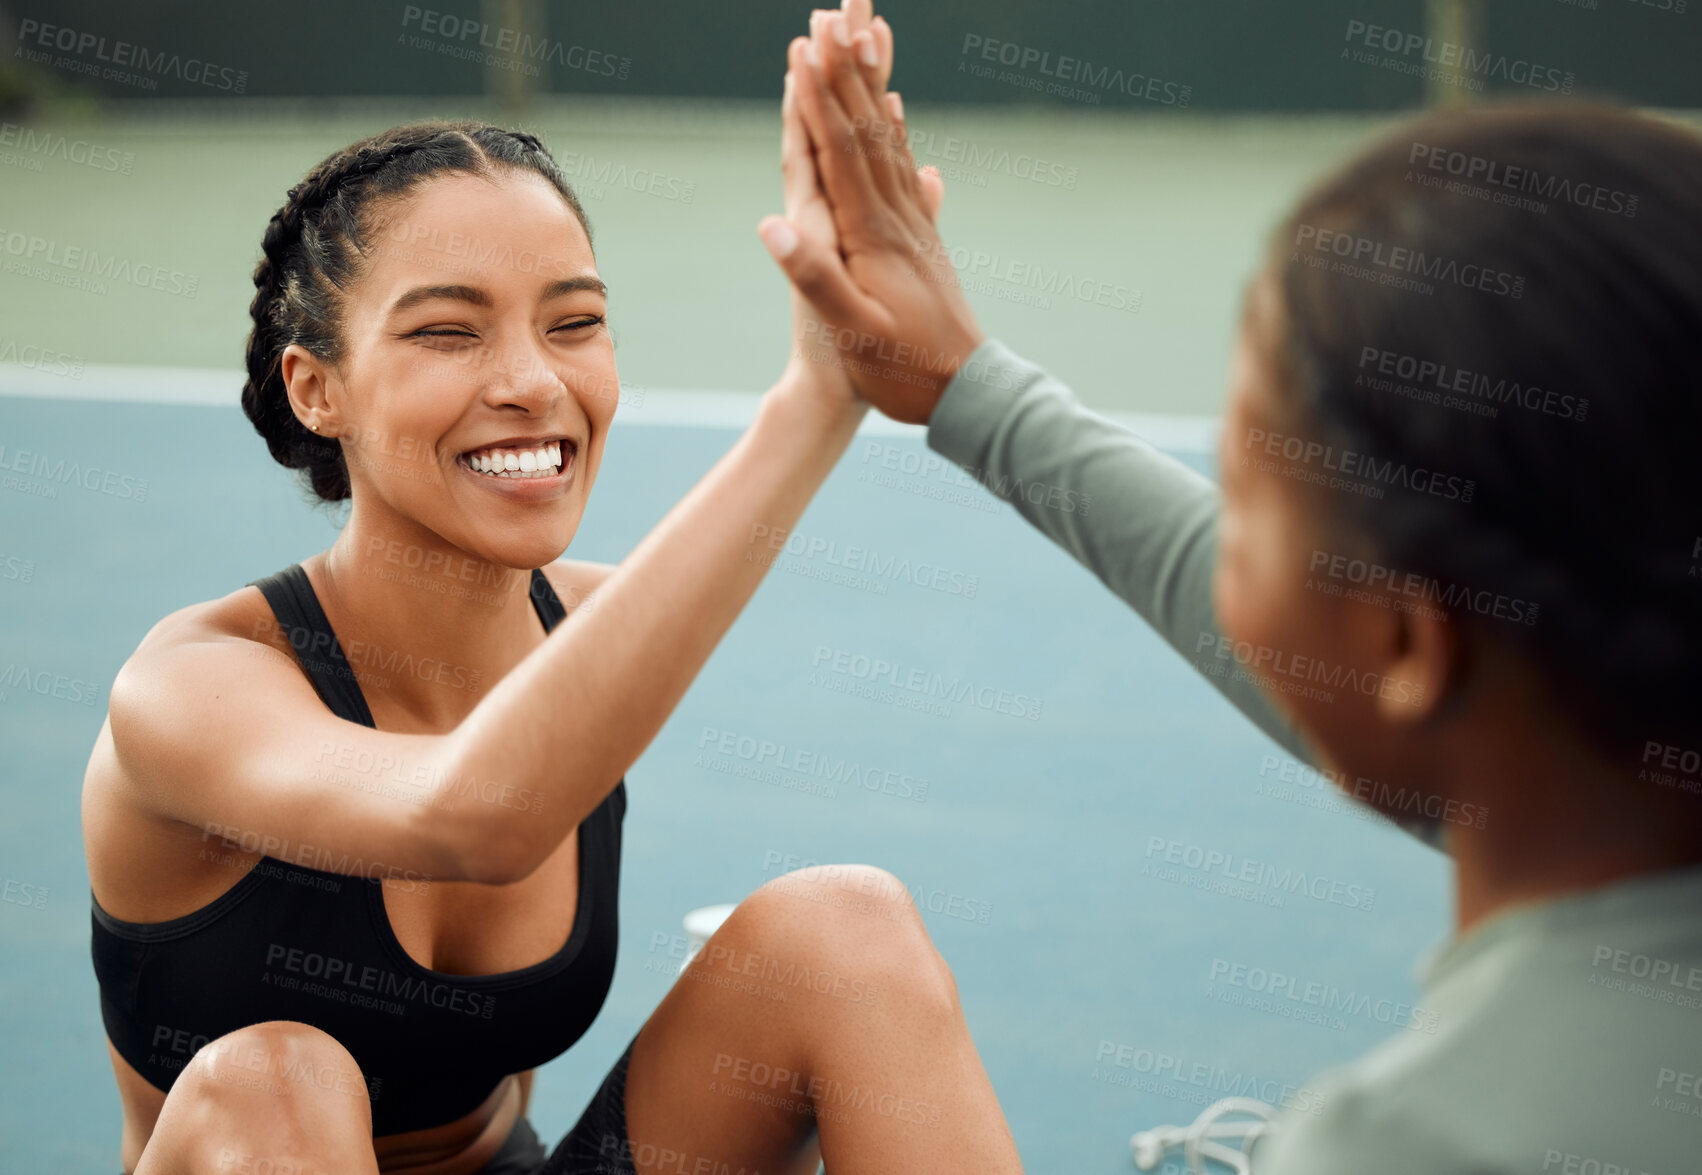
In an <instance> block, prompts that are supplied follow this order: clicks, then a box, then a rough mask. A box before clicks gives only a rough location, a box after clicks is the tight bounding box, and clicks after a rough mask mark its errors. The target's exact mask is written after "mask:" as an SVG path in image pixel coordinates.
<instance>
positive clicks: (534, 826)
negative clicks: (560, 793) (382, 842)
mask: <svg viewBox="0 0 1702 1175" xmlns="http://www.w3.org/2000/svg"><path fill="white" fill-rule="evenodd" d="M441 778H442V780H443V782H442V783H441V784H440V785H439V786H438V788H437V790H436V793H435V794H434V795H433V796H432V802H431V804H430V805H429V806H427V807H426V808H424V809H423V811H424V812H426V813H429V817H428V818H429V821H430V823H431V826H432V828H433V829H434V832H433V833H432V834H431V835H430V836H429V840H430V841H431V842H432V843H433V844H434V845H435V846H436V850H437V851H436V853H435V856H436V857H437V858H438V859H439V860H440V861H441V862H442V863H443V867H444V874H445V877H446V879H452V880H456V881H475V882H478V883H479V884H480V885H511V884H513V883H514V882H516V881H522V880H524V879H525V878H527V877H529V876H531V874H532V873H533V872H534V871H535V870H536V869H537V868H538V866H539V865H541V864H543V862H544V858H545V857H546V856H547V855H548V854H547V853H546V852H545V850H544V848H543V844H542V838H543V830H542V829H541V828H540V827H539V821H538V817H537V815H536V814H535V813H533V812H532V811H530V810H529V809H525V808H519V809H517V808H513V807H508V806H505V805H503V804H501V803H495V802H487V798H486V797H485V796H482V795H481V794H480V793H479V790H478V788H477V787H460V786H455V785H456V784H457V783H459V782H460V781H464V780H467V779H469V778H472V777H471V776H469V775H467V774H465V773H463V772H462V771H460V770H457V769H453V768H452V769H451V770H448V771H446V772H443V773H442V776H441Z"/></svg>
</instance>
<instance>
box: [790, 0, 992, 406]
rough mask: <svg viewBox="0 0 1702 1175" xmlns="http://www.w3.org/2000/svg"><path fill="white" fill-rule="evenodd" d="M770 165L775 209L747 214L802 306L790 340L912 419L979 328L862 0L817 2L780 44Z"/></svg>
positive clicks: (939, 190)
mask: <svg viewBox="0 0 1702 1175" xmlns="http://www.w3.org/2000/svg"><path fill="white" fill-rule="evenodd" d="M787 65H788V70H787V74H786V90H785V98H784V99H783V101H782V116H781V125H782V134H781V169H782V172H783V174H784V182H785V194H786V215H785V216H770V217H767V218H765V219H764V220H763V221H762V222H761V223H760V224H759V225H758V226H757V231H758V233H759V234H760V235H761V236H762V239H763V243H764V244H765V245H766V246H767V247H768V250H769V252H770V253H772V254H773V255H774V258H775V260H776V261H778V262H779V263H780V267H781V269H783V270H784V271H785V272H786V276H787V277H788V278H790V279H791V281H792V285H793V292H794V301H795V302H796V299H797V296H798V295H799V294H801V295H802V296H803V298H805V299H807V301H808V303H809V306H810V307H812V308H813V312H810V313H805V312H804V311H802V310H800V311H799V313H798V316H797V317H798V321H799V328H798V331H797V336H796V337H795V339H794V344H795V345H796V346H797V347H798V348H799V349H800V352H801V354H802V357H803V358H804V359H805V360H806V361H807V362H810V363H813V364H821V365H828V366H832V367H837V368H840V369H842V370H843V371H844V372H845V373H846V374H847V375H848V376H849V377H850V380H851V383H852V385H853V386H854V387H855V388H856V390H857V392H858V393H860V394H861V395H862V396H863V397H864V398H865V399H867V400H868V401H870V402H871V403H872V404H874V405H875V407H877V408H879V409H880V410H881V411H882V412H884V413H886V414H887V415H888V416H891V417H893V418H894V419H896V420H901V421H905V422H908V423H913V424H916V423H924V422H926V421H927V420H928V418H929V416H930V415H932V413H933V410H934V405H935V404H936V403H937V402H938V401H939V398H940V395H941V393H943V392H944V391H945V388H946V385H947V384H949V383H950V382H951V379H952V376H953V375H955V374H956V373H957V370H958V368H959V367H961V366H962V364H963V361H964V360H965V359H967V358H968V356H969V355H970V353H971V352H972V351H974V350H975V348H976V347H977V346H979V345H980V344H981V342H982V340H983V338H984V336H983V335H982V333H981V330H980V328H979V326H977V324H976V322H975V315H974V312H973V311H972V310H971V309H970V308H969V303H968V301H967V300H966V299H965V298H964V295H963V290H962V289H961V287H959V285H958V281H957V273H956V271H955V270H954V269H953V268H952V264H951V257H950V255H949V254H948V252H947V250H946V248H945V246H944V244H942V243H941V241H940V236H939V233H938V231H937V230H936V228H935V221H936V219H937V218H938V216H939V211H940V204H941V201H942V200H943V199H944V196H945V188H944V184H943V183H942V181H941V179H940V175H939V172H938V171H937V170H936V169H934V168H932V167H929V168H924V169H922V170H920V171H918V170H917V167H916V161H915V159H914V158H912V156H911V153H910V142H909V136H908V134H907V132H906V129H905V124H904V107H903V104H902V102H901V101H900V100H899V96H898V95H897V94H895V93H888V92H887V89H886V83H887V79H888V78H889V77H890V76H891V73H892V29H891V28H890V27H889V26H888V25H887V23H886V21H885V20H883V19H880V18H873V19H871V0H844V5H843V8H842V9H841V10H839V11H834V10H817V11H816V12H814V13H812V14H811V17H810V36H808V37H798V38H796V39H794V40H793V42H792V44H791V45H790V47H789V48H788V51H787Z"/></svg>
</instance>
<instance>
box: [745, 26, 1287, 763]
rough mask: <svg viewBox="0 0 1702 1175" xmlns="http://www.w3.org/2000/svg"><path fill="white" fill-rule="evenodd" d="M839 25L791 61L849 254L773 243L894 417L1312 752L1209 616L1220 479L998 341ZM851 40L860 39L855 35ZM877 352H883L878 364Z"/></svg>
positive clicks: (1220, 685)
mask: <svg viewBox="0 0 1702 1175" xmlns="http://www.w3.org/2000/svg"><path fill="white" fill-rule="evenodd" d="M848 2H849V0H848ZM839 27H840V26H837V25H835V24H834V23H833V18H831V17H830V18H827V19H824V20H822V21H821V22H820V23H818V24H816V25H815V26H814V27H813V30H812V31H813V33H814V36H813V38H812V43H813V45H814V54H813V57H812V59H810V60H806V61H805V63H804V66H805V67H804V68H799V67H797V66H795V67H794V69H795V72H796V73H797V75H798V77H797V81H796V83H795V85H794V89H795V91H796V97H797V101H798V105H799V109H800V111H801V113H802V115H803V118H804V122H805V125H806V126H807V127H808V129H809V133H810V136H811V138H812V140H813V141H814V142H815V144H816V159H817V169H816V170H817V172H818V174H819V176H820V180H821V185H822V189H823V192H824V194H825V196H826V199H827V202H828V204H829V205H830V207H831V209H832V213H833V219H834V224H835V227H836V230H837V233H838V240H839V246H838V248H837V250H834V249H826V248H818V247H816V246H815V244H814V243H813V242H810V241H806V240H802V239H800V240H799V241H798V243H797V246H796V247H795V248H792V249H789V250H783V249H776V248H774V247H773V244H772V240H773V235H772V233H765V240H769V241H770V251H771V252H773V253H774V254H775V257H776V260H777V261H779V263H780V265H781V267H782V268H783V269H784V270H785V271H786V273H787V275H788V277H790V278H791V279H792V281H793V283H794V285H795V286H796V287H797V289H798V290H800V291H801V292H802V293H803V294H804V295H805V296H806V297H808V298H809V299H810V300H811V302H812V303H813V304H814V305H816V306H817V307H818V309H819V310H820V312H821V314H822V316H823V319H824V320H825V321H826V322H828V323H831V324H833V329H832V331H831V334H829V335H828V336H827V337H826V339H825V340H824V343H825V344H826V345H828V346H830V348H831V352H832V355H833V357H834V358H837V359H838V360H839V361H842V362H845V365H846V366H847V368H848V369H849V370H850V371H851V373H852V380H853V382H854V383H855V384H856V386H857V389H858V392H859V393H860V394H861V395H862V396H864V397H865V398H867V399H868V400H870V401H871V402H872V403H873V404H874V405H875V406H876V407H878V408H879V409H880V410H881V411H883V412H885V413H886V414H887V415H889V416H892V417H894V418H895V419H898V420H903V421H908V422H911V423H925V424H927V425H928V445H929V447H930V448H932V449H934V450H935V451H936V452H938V453H941V454H942V455H944V456H946V457H949V458H950V459H951V460H953V461H955V462H956V463H957V464H958V465H960V466H962V467H963V468H964V469H966V470H968V471H969V472H970V473H972V474H973V475H974V476H975V477H976V478H977V479H978V480H979V481H981V483H982V484H983V485H985V486H986V487H987V488H988V490H990V491H991V492H992V493H994V494H995V495H997V496H999V497H1001V498H1003V499H1005V500H1006V501H1009V502H1010V503H1011V504H1012V505H1014V506H1015V507H1016V509H1017V510H1018V511H1019V512H1020V513H1021V514H1022V515H1023V517H1025V518H1027V519H1028V521H1029V522H1030V523H1032V524H1033V525H1034V526H1035V527H1036V528H1038V529H1039V530H1041V531H1042V532H1043V533H1045V534H1046V535H1047V536H1048V537H1049V538H1051V539H1052V540H1053V541H1054V542H1056V543H1057V544H1058V545H1059V546H1061V547H1063V548H1064V549H1065V550H1066V551H1068V552H1069V553H1070V554H1071V555H1072V556H1074V557H1075V558H1076V559H1077V560H1078V561H1079V562H1081V563H1082V564H1083V565H1084V566H1086V567H1087V568H1088V569H1089V570H1090V571H1092V572H1093V573H1094V574H1095V575H1096V576H1098V577H1099V579H1100V580H1101V581H1102V582H1103V583H1104V584H1105V585H1106V586H1107V587H1108V588H1110V589H1111V591H1113V592H1114V593H1116V594H1117V596H1118V597H1119V598H1120V599H1122V600H1123V601H1124V602H1125V603H1127V604H1128V605H1129V606H1130V607H1131V608H1133V609H1134V610H1135V611H1136V612H1138V613H1139V614H1140V615H1141V616H1142V617H1143V618H1144V619H1145V620H1146V621H1147V622H1148V623H1149V624H1151V625H1152V626H1153V627H1154V628H1155V629H1157V630H1158V632H1159V633H1160V635H1162V636H1163V637H1164V638H1165V640H1166V641H1168V642H1169V643H1170V645H1171V646H1172V647H1173V648H1174V649H1176V651H1177V652H1179V653H1180V654H1181V655H1182V656H1183V657H1184V658H1185V659H1186V660H1187V661H1188V662H1189V664H1191V665H1193V666H1194V668H1195V669H1197V670H1199V671H1200V672H1201V673H1202V674H1203V675H1205V676H1206V678H1207V680H1209V681H1210V682H1211V683H1212V685H1213V686H1214V687H1215V688H1216V689H1217V690H1218V691H1219V692H1221V693H1222V694H1223V695H1224V696H1225V697H1226V698H1228V699H1229V700H1230V701H1231V702H1232V703H1234V704H1235V706H1236V707H1237V708H1239V709H1240V710H1241V711H1242V713H1244V714H1245V715H1246V716H1247V717H1248V718H1249V719H1250V720H1252V722H1253V723H1254V724H1255V725H1257V726H1258V727H1259V728H1260V729H1261V730H1263V731H1264V732H1265V733H1266V734H1267V735H1269V736H1270V737H1271V738H1272V739H1274V740H1275V741H1276V742H1277V743H1278V744H1279V745H1280V746H1282V747H1283V749H1284V750H1286V751H1288V752H1289V753H1290V754H1291V755H1293V756H1294V757H1295V758H1296V759H1298V760H1300V761H1301V762H1308V763H1310V762H1314V761H1315V754H1314V752H1313V751H1312V749H1311V748H1310V747H1309V746H1308V745H1307V744H1306V743H1305V741H1304V740H1303V739H1302V738H1301V736H1300V734H1299V732H1298V731H1296V730H1295V728H1294V727H1293V726H1292V724H1290V723H1289V722H1288V721H1287V720H1286V719H1285V718H1284V717H1283V716H1282V715H1281V713H1280V712H1279V711H1278V710H1277V709H1276V708H1275V707H1274V706H1272V705H1271V703H1270V702H1269V701H1268V700H1267V699H1266V697H1265V695H1264V693H1263V691H1262V690H1261V689H1260V687H1259V686H1258V685H1257V684H1256V683H1255V682H1254V681H1253V680H1252V679H1251V677H1250V675H1246V674H1242V673H1239V672H1238V671H1237V670H1238V669H1239V666H1238V665H1237V663H1236V662H1235V660H1234V659H1233V657H1227V656H1225V655H1224V654H1225V649H1224V645H1223V637H1222V633H1221V631H1220V629H1219V627H1218V623H1217V618H1216V616H1215V614H1214V611H1213V608H1212V578H1213V575H1214V572H1215V568H1216V562H1217V521H1218V509H1219V494H1218V489H1217V487H1216V485H1215V484H1213V483H1212V482H1211V480H1210V479H1208V478H1206V477H1204V476H1202V475H1200V474H1198V473H1196V472H1194V471H1193V470H1192V469H1190V468H1188V467H1187V466H1186V465H1183V464H1182V463H1181V462H1180V461H1177V460H1176V459H1175V458H1172V457H1169V456H1167V455H1166V454H1164V453H1161V452H1159V451H1158V450H1157V449H1156V448H1154V447H1153V446H1152V445H1150V444H1148V443H1147V442H1145V441H1143V440H1142V439H1140V438H1139V437H1137V436H1135V435H1134V434H1133V433H1131V432H1129V431H1128V430H1126V429H1124V428H1121V427H1119V426H1118V425H1116V424H1113V423H1112V422H1110V421H1108V420H1106V419H1104V418H1103V417H1100V416H1098V415H1096V414H1094V413H1092V412H1090V411H1088V410H1087V409H1086V408H1084V407H1083V406H1082V405H1081V403H1080V402H1079V401H1078V400H1077V399H1076V397H1075V396H1074V395H1073V394H1072V393H1071V392H1070V390H1069V388H1067V387H1066V386H1065V385H1064V384H1063V383H1062V382H1060V381H1059V380H1057V379H1056V378H1054V377H1052V376H1051V375H1049V374H1047V373H1046V372H1045V371H1043V370H1042V369H1040V368H1039V367H1037V366H1035V365H1034V364H1032V363H1030V362H1028V361H1027V360H1025V359H1023V358H1021V357H1020V356H1019V355H1017V354H1016V353H1015V352H1013V351H1012V350H1010V349H1009V348H1007V347H1005V346H1004V345H1003V344H1001V343H1000V342H998V341H996V340H989V339H987V338H986V337H985V336H984V335H983V334H982V333H981V330H980V327H979V325H978V324H977V323H976V321H975V315H974V312H973V311H972V310H971V309H970V307H969V305H968V302H967V300H966V299H965V297H964V296H963V292H962V290H961V288H960V287H959V285H958V282H957V277H956V273H955V271H954V270H953V268H952V265H951V261H950V255H949V253H948V252H947V250H946V248H945V246H944V244H943V243H942V242H941V240H940V237H939V233H938V231H937V230H936V228H935V225H934V221H935V217H934V215H933V214H932V211H931V210H932V209H935V208H937V207H938V201H939V192H938V188H939V176H938V174H937V173H932V174H930V173H929V170H928V169H924V170H923V171H921V172H918V171H917V169H916V166H915V160H914V159H913V158H912V156H911V153H910V150H909V136H908V133H907V131H906V128H905V123H904V117H903V106H902V103H901V102H899V101H898V100H897V96H896V95H894V94H889V93H887V92H885V91H884V89H883V88H882V87H881V86H880V85H879V81H880V80H881V79H880V78H878V77H877V76H874V75H871V73H870V72H869V71H867V70H863V69H859V68H857V65H856V62H857V55H858V53H859V52H860V51H864V50H863V44H864V40H865V38H872V37H874V36H875V35H877V34H878V35H881V36H884V37H887V38H890V30H888V29H886V27H885V23H884V22H879V21H878V22H876V26H875V28H874V29H873V30H871V32H870V33H863V34H860V33H858V32H856V31H855V29H854V28H853V27H851V26H845V29H844V32H843V33H840V32H839ZM847 42H849V44H848V43H847ZM871 356H879V357H880V358H879V359H878V360H876V361H872V362H871V361H869V358H870V357H871Z"/></svg>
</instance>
